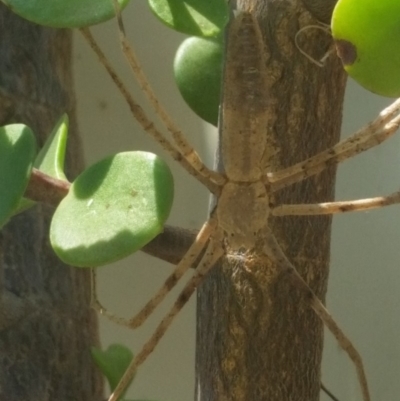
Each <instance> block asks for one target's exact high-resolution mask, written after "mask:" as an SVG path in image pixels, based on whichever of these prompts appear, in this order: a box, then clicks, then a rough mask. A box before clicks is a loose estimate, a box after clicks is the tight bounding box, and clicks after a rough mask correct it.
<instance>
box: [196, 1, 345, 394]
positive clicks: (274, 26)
mask: <svg viewBox="0 0 400 401" xmlns="http://www.w3.org/2000/svg"><path fill="white" fill-rule="evenodd" d="M250 2H251V3H252V5H253V7H254V8H253V9H254V10H255V11H256V13H257V15H258V18H259V21H260V24H261V26H262V30H263V35H264V39H265V48H266V52H267V59H268V61H267V67H268V69H269V71H270V73H271V76H275V77H276V83H275V85H274V86H273V88H272V90H271V92H270V93H266V94H265V96H267V97H268V100H269V102H268V103H269V104H270V105H271V106H270V107H272V108H274V111H275V114H276V118H275V121H274V123H273V124H272V125H271V126H269V127H268V130H269V132H270V135H271V136H270V139H269V141H271V143H274V144H275V145H276V147H277V148H278V149H279V150H278V151H277V153H276V156H275V160H274V162H273V165H274V170H275V171H276V170H279V169H281V168H282V167H287V166H290V165H292V164H294V163H296V162H299V161H301V160H304V159H306V158H308V157H310V156H312V155H313V154H315V153H317V152H319V151H321V150H324V149H326V148H328V147H329V146H331V145H333V144H334V143H336V142H337V141H338V138H339V133H340V125H341V112H342V102H343V95H344V87H345V75H344V73H343V69H342V67H341V65H340V62H339V60H338V59H337V57H336V56H331V57H330V58H329V60H328V61H327V63H326V65H325V66H324V67H323V68H320V67H317V66H316V65H314V64H312V63H311V62H310V61H309V60H308V59H307V58H306V57H304V56H303V55H302V54H301V53H300V52H299V51H298V49H297V48H296V46H295V44H294V37H295V35H296V32H297V31H298V30H299V29H300V28H302V27H304V26H307V25H315V24H316V20H315V19H313V18H312V16H311V15H310V13H309V12H308V11H306V10H305V8H304V6H303V4H302V3H301V2H300V1H291V0H290V1H289V0H279V1H278V0H247V1H246V0H243V1H242V3H247V4H249V3H250ZM314 3H316V2H314ZM299 43H300V45H301V46H302V48H303V50H305V51H306V52H307V53H308V54H310V55H311V56H312V57H314V58H316V59H318V58H320V57H322V56H323V55H324V54H325V52H326V51H327V50H328V49H330V46H331V45H332V42H331V38H330V37H329V35H327V34H325V33H323V32H321V31H320V30H313V29H310V30H306V31H304V32H303V33H302V34H301V37H300V38H299ZM266 129H267V127H266ZM334 179H335V170H334V169H329V170H328V171H325V172H323V173H322V174H320V175H318V176H317V177H314V178H311V179H307V180H305V181H304V182H302V183H300V184H298V185H293V186H292V187H289V188H288V189H287V190H283V191H281V192H280V193H278V194H276V197H274V199H273V202H274V203H275V204H279V203H315V202H320V201H328V200H331V199H332V198H333V193H334ZM270 224H271V225H272V228H273V232H274V234H275V235H276V237H277V238H278V240H279V243H280V244H281V246H282V247H283V249H284V251H285V252H286V254H287V256H288V257H289V259H290V261H291V262H292V263H293V264H294V265H295V267H296V268H297V270H298V271H299V273H300V274H301V276H302V277H303V278H304V279H305V280H306V282H307V283H308V284H309V286H310V287H311V288H312V289H313V290H314V292H315V293H316V294H317V295H318V296H319V297H320V298H321V299H322V300H324V298H325V293H326V289H327V280H328V260H329V239H330V227H331V219H330V218H329V217H290V218H289V217H287V218H274V219H270ZM247 256H248V258H247V262H244V263H243V264H240V263H238V260H239V259H240V257H239V258H237V259H236V262H235V264H233V263H232V262H231V263H229V261H228V260H225V261H224V262H223V263H222V266H220V267H218V268H215V269H214V270H213V271H212V273H211V274H210V275H209V277H208V278H207V279H206V281H205V282H204V284H203V285H202V286H201V288H200V289H199V290H198V306H197V312H198V317H197V324H198V328H197V350H196V400H197V401H228V400H229V401H264V400H265V401H305V400H307V401H317V400H319V392H320V379H321V377H320V364H321V356H322V348H323V327H322V324H321V322H320V321H319V319H318V318H317V317H316V315H315V313H314V312H313V311H312V310H310V308H308V307H306V306H305V304H304V303H303V302H302V299H301V297H300V295H299V293H298V292H297V291H296V290H295V289H293V287H292V286H290V283H289V282H288V281H286V280H284V279H282V277H280V275H279V269H277V268H276V266H273V265H272V264H271V263H270V262H269V261H268V260H266V258H265V256H264V255H263V254H262V252H261V250H258V249H255V250H254V253H253V254H252V255H247ZM249 257H250V258H249Z"/></svg>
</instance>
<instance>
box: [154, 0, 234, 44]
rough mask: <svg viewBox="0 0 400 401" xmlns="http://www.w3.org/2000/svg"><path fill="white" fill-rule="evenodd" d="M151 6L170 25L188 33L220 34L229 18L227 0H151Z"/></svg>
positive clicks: (206, 35)
mask: <svg viewBox="0 0 400 401" xmlns="http://www.w3.org/2000/svg"><path fill="white" fill-rule="evenodd" d="M149 6H150V8H151V10H152V11H153V12H154V14H155V15H156V16H157V17H158V18H159V19H160V20H161V21H162V22H163V23H164V24H166V25H167V26H168V27H170V28H172V29H175V30H176V31H179V32H182V33H186V34H188V35H194V36H205V37H215V36H218V35H219V34H220V33H221V32H222V31H223V29H224V27H225V25H226V23H227V22H228V20H229V8H228V3H227V1H226V0H149Z"/></svg>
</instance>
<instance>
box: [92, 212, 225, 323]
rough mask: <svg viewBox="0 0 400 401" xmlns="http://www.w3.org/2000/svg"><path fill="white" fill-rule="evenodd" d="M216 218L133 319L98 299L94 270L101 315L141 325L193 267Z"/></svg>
mask: <svg viewBox="0 0 400 401" xmlns="http://www.w3.org/2000/svg"><path fill="white" fill-rule="evenodd" d="M216 223H217V222H216V218H215V217H210V219H209V220H208V221H207V222H206V223H204V225H203V227H202V228H201V230H200V231H199V233H198V234H197V237H196V240H195V241H194V242H193V244H192V245H191V247H190V248H189V250H188V251H187V253H186V254H185V256H184V257H183V258H182V260H181V261H180V262H179V263H178V265H177V266H176V268H175V269H174V271H173V272H172V274H171V275H170V276H169V277H168V278H167V279H166V281H165V283H164V284H163V286H162V287H161V288H160V289H159V290H158V291H157V293H156V294H155V295H154V296H153V297H152V298H151V299H150V300H149V301H148V302H147V304H146V305H145V306H144V307H143V308H142V309H141V310H140V311H139V313H137V314H136V315H135V316H134V317H132V318H131V319H124V318H121V317H118V316H116V315H114V314H113V313H111V312H110V311H108V310H107V309H106V308H105V307H104V306H103V305H102V304H101V303H100V301H99V300H98V297H97V294H96V281H95V271H94V269H92V270H91V272H92V302H91V305H92V307H93V308H94V309H95V310H97V311H98V312H99V313H100V314H101V315H103V316H105V317H107V318H108V319H109V320H111V321H112V322H114V323H117V324H119V325H122V326H126V327H129V328H131V329H135V328H137V327H139V326H141V325H142V324H143V323H144V322H145V321H146V320H147V318H148V317H149V316H150V315H151V314H152V313H153V311H154V310H155V309H156V308H157V306H158V305H159V304H160V303H161V302H162V301H163V300H164V298H165V297H166V296H167V295H168V294H169V292H170V291H171V290H172V289H173V288H174V287H175V285H176V284H177V283H178V281H179V280H180V279H181V278H182V276H183V275H184V274H185V273H186V272H187V271H188V270H189V269H190V267H192V265H193V264H194V263H195V261H196V260H197V258H198V256H199V255H200V254H201V252H202V251H203V249H204V248H205V247H206V245H207V241H208V240H209V238H210V235H212V233H213V231H214V230H215V227H216Z"/></svg>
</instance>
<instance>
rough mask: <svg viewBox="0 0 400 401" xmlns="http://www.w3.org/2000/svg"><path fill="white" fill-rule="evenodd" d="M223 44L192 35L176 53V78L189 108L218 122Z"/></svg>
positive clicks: (214, 122)
mask: <svg viewBox="0 0 400 401" xmlns="http://www.w3.org/2000/svg"><path fill="white" fill-rule="evenodd" d="M222 65H223V46H222V42H221V40H214V39H204V38H197V37H191V38H188V39H186V40H184V41H183V42H182V44H181V45H180V46H179V49H178V51H177V53H176V56H175V61H174V75H175V81H176V84H177V86H178V88H179V91H180V93H181V95H182V97H183V98H184V99H185V101H186V103H187V104H188V105H189V107H190V108H191V109H192V110H193V111H194V112H195V113H196V114H197V115H198V116H200V117H201V118H203V119H204V120H206V121H208V122H209V123H211V124H214V125H215V126H217V125H218V108H219V103H220V97H221V80H222Z"/></svg>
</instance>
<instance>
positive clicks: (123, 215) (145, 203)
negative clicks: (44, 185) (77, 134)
mask: <svg viewBox="0 0 400 401" xmlns="http://www.w3.org/2000/svg"><path fill="white" fill-rule="evenodd" d="M173 188H174V187H173V177H172V174H171V171H170V169H169V167H168V166H167V165H166V164H165V162H163V161H162V160H161V159H160V158H159V157H158V156H156V155H154V154H152V153H147V152H139V151H137V152H124V153H118V154H117V155H114V156H110V157H107V158H105V159H103V160H102V161H100V162H98V163H96V164H94V165H92V166H91V167H89V168H88V169H87V170H85V171H84V172H83V173H82V174H81V175H80V176H79V177H78V178H77V179H76V180H75V181H74V182H73V184H72V185H71V188H70V191H69V193H68V195H67V196H66V197H65V198H64V199H63V200H62V201H61V203H60V205H59V206H58V208H57V210H56V212H55V213H54V216H53V220H52V223H51V227H50V241H51V244H52V246H53V249H54V251H55V252H56V254H57V255H58V256H59V257H60V259H61V260H63V261H64V262H65V263H68V264H70V265H73V266H79V267H96V266H101V265H105V264H107V263H111V262H114V261H116V260H119V259H122V258H124V257H126V256H128V255H130V254H131V253H133V252H135V251H137V250H139V249H140V248H142V247H143V246H144V245H145V244H147V243H148V242H149V241H151V240H152V239H153V238H154V237H155V236H156V235H157V234H159V233H160V232H161V231H162V229H163V225H164V223H165V221H166V219H167V218H168V215H169V212H170V210H171V206H172V200H173V192H174V189H173Z"/></svg>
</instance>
